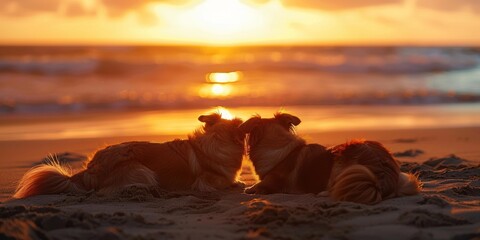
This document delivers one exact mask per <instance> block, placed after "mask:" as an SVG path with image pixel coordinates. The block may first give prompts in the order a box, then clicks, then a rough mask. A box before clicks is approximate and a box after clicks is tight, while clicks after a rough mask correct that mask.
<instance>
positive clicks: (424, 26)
mask: <svg viewBox="0 0 480 240" xmlns="http://www.w3.org/2000/svg"><path fill="white" fill-rule="evenodd" d="M30 1H31V2H29V1H10V3H9V2H8V1H7V6H6V9H5V11H0V33H1V34H2V38H1V39H0V43H3V44H12V43H13V44H24V43H25V44H42V43H48V44H86V43H92V44H95V43H103V44H141V43H149V44H202V45H203V44H207V45H236V44H267V45H268V44H334V45H342V44H354V45H358V44H367V45H376V44H420V45H432V44H434V45H435V44H437V45H438V44H449V45H451V44H475V45H478V42H480V32H479V31H475V30H476V29H480V15H479V13H478V11H475V10H476V9H478V7H479V6H480V4H479V3H477V2H476V1H470V2H468V4H467V1H462V3H463V5H465V6H464V7H462V6H463V5H461V4H460V3H458V4H459V5H458V7H457V8H452V9H451V10H450V9H449V6H450V5H446V6H443V5H442V2H443V3H445V2H446V1H433V0H430V1H428V2H429V3H430V4H421V3H422V2H424V1H426V0H422V1H414V0H398V1H397V0H389V1H373V0H372V1H333V0H325V1H320V0H319V1H308V0H270V1H264V0H263V1H260V0H191V1H189V0H181V1H180V0H178V1H172V0H168V1H151V0H138V1H115V0H108V1H107V0H78V1H72V0H58V1H47V2H48V3H47V2H45V3H43V2H42V4H36V2H38V1H33V0H30ZM11 2H13V3H16V4H12V3H11ZM34 2H35V4H31V3H34ZM255 2H256V3H257V4H255ZM453 2H455V1H452V4H453ZM73 3H79V4H73ZM107 3H108V4H107ZM379 3H382V4H379ZM385 3H387V4H385ZM431 5H432V6H431ZM455 5H457V4H455ZM34 10H35V11H34ZM446 10H448V11H446Z"/></svg>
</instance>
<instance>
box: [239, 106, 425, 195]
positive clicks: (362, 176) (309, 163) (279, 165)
mask: <svg viewBox="0 0 480 240" xmlns="http://www.w3.org/2000/svg"><path fill="white" fill-rule="evenodd" d="M300 122H301V121H300V119H299V118H298V117H296V116H293V115H290V114H286V113H276V114H275V117H274V118H267V119H265V118H261V117H260V116H255V117H252V118H250V119H249V120H247V121H246V122H245V123H243V124H242V125H241V126H240V130H241V131H242V132H244V133H248V137H247V149H248V154H249V157H250V159H251V160H252V163H253V165H254V167H255V171H256V172H257V173H258V175H259V177H260V180H261V182H259V183H257V184H256V185H254V186H253V187H251V188H249V189H246V190H245V192H246V193H250V194H253V193H256V194H269V193H278V192H281V193H322V194H328V195H330V196H331V197H332V198H333V199H334V200H340V201H351V202H358V203H365V204H375V203H378V202H380V201H381V200H384V199H387V198H391V197H395V196H403V195H413V194H416V193H418V191H419V182H418V180H417V179H416V177H415V176H413V175H410V174H405V173H401V172H400V168H399V165H398V163H397V161H395V160H394V158H393V157H392V155H391V154H390V152H388V150H387V149H385V148H384V147H383V146H382V145H381V144H380V143H378V142H373V141H360V140H357V141H352V142H349V143H346V144H341V145H338V146H335V147H332V148H330V149H327V148H325V147H323V146H321V145H318V144H306V143H305V140H303V139H302V138H300V137H298V136H297V135H296V134H295V133H294V126H297V125H298V124H300Z"/></svg>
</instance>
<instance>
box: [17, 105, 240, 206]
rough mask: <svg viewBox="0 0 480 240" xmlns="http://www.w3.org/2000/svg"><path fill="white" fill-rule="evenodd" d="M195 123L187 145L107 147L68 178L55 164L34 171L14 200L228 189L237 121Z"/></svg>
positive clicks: (206, 118) (236, 164)
mask: <svg viewBox="0 0 480 240" xmlns="http://www.w3.org/2000/svg"><path fill="white" fill-rule="evenodd" d="M198 120H199V121H201V122H204V123H205V125H204V126H203V127H202V128H200V129H198V130H196V131H195V132H194V133H193V134H191V135H189V137H188V140H174V141H171V142H165V143H150V142H127V143H122V144H118V145H113V146H109V147H107V148H105V149H102V150H100V151H98V152H97V153H95V155H94V157H93V158H92V159H91V160H90V161H87V163H86V168H85V169H84V170H82V171H80V172H79V173H77V174H75V175H73V176H71V175H70V174H68V172H67V171H65V170H64V169H63V168H62V167H61V166H60V165H58V164H45V165H40V166H38V167H34V168H32V169H31V170H29V171H28V172H27V173H26V174H25V175H24V176H23V178H22V180H21V181H20V184H19V186H18V188H17V190H16V193H15V195H14V197H15V198H25V197H29V196H33V195H40V194H54V193H63V192H84V191H89V190H96V191H99V192H102V193H112V192H115V191H118V190H120V189H122V188H124V187H127V186H129V185H142V186H158V187H161V188H163V189H167V190H187V189H193V190H198V191H214V190H219V189H225V188H228V187H230V186H232V185H233V184H234V183H235V177H236V175H237V172H238V171H239V170H240V167H241V164H242V157H243V153H244V145H243V139H244V136H245V134H243V133H241V132H240V131H239V129H238V126H239V125H240V124H241V123H242V121H241V120H240V119H233V120H225V119H222V118H221V115H220V114H217V113H215V114H211V115H202V116H200V117H199V118H198Z"/></svg>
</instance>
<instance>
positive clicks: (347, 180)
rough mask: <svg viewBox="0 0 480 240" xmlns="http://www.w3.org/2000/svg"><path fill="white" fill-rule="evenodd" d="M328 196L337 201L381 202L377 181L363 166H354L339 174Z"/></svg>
mask: <svg viewBox="0 0 480 240" xmlns="http://www.w3.org/2000/svg"><path fill="white" fill-rule="evenodd" d="M330 195H331V197H332V198H333V199H334V200H337V201H349V202H357V203H363V204H375V203H378V202H380V201H382V193H381V191H380V187H379V185H378V179H377V177H375V175H374V174H373V172H372V171H370V169H368V168H367V167H365V166H362V165H359V164H354V165H351V166H348V167H347V169H345V170H344V171H343V172H342V173H340V174H339V175H338V176H337V177H336V178H335V179H334V182H333V186H332V187H331V188H330Z"/></svg>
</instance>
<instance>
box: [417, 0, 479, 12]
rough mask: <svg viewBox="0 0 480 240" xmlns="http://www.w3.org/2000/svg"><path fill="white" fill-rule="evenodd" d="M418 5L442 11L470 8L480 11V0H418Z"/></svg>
mask: <svg viewBox="0 0 480 240" xmlns="http://www.w3.org/2000/svg"><path fill="white" fill-rule="evenodd" d="M417 6H419V7H423V8H430V9H435V10H440V11H452V10H461V9H470V10H473V11H474V12H477V13H479V12H480V1H478V0H417Z"/></svg>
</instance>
